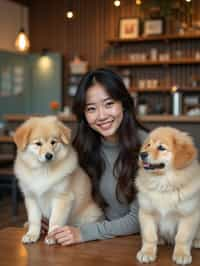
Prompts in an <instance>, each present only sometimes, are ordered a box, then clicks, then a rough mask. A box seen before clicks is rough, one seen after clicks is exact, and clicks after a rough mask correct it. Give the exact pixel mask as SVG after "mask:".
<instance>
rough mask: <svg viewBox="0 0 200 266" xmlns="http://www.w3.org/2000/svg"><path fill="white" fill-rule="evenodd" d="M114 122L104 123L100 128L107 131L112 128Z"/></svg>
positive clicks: (99, 125)
mask: <svg viewBox="0 0 200 266" xmlns="http://www.w3.org/2000/svg"><path fill="white" fill-rule="evenodd" d="M112 122H113V121H110V122H106V123H102V124H98V127H99V128H101V129H103V130H107V129H109V128H110V127H111V126H112Z"/></svg>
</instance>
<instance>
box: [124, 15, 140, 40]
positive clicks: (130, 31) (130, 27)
mask: <svg viewBox="0 0 200 266" xmlns="http://www.w3.org/2000/svg"><path fill="white" fill-rule="evenodd" d="M139 26H140V25H139V18H132V17H129V18H121V19H120V22H119V38H120V39H134V38H138V37H139Z"/></svg>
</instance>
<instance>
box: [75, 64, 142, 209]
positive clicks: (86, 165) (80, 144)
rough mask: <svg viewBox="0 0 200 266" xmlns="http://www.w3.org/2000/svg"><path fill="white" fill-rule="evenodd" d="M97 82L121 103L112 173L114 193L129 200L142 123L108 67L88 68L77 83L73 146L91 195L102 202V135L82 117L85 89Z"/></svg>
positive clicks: (118, 78)
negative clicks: (75, 128)
mask: <svg viewBox="0 0 200 266" xmlns="http://www.w3.org/2000/svg"><path fill="white" fill-rule="evenodd" d="M96 83H98V84H100V85H101V86H102V87H104V88H105V90H106V92H107V93H108V95H109V96H110V97H111V98H112V99H114V100H116V101H120V102H121V103H122V107H123V119H122V122H121V125H120V127H119V129H118V136H119V140H120V141H119V145H120V152H119V155H118V157H117V160H116V162H115V165H114V169H113V173H114V175H115V176H116V177H117V180H118V182H117V190H116V193H117V197H118V195H119V191H120V193H123V195H124V197H125V199H126V200H127V202H131V201H132V200H133V198H134V195H135V190H134V185H133V182H134V178H135V176H136V172H137V169H138V152H139V149H140V141H139V137H138V128H142V125H141V124H140V123H139V121H138V120H137V118H136V114H135V106H134V102H133V99H132V97H131V96H130V94H129V92H128V90H127V89H126V87H125V85H124V83H123V81H122V79H121V78H120V76H119V75H117V74H116V73H115V72H113V71H112V70H110V69H105V68H99V69H97V70H94V71H91V72H88V73H87V74H86V75H85V76H84V77H83V78H82V80H81V82H80V84H79V87H78V90H77V93H76V95H75V98H74V103H73V113H74V114H75V115H76V117H77V120H78V128H77V133H76V136H75V138H74V141H73V146H74V147H75V149H76V150H77V152H78V157H79V162H80V165H81V167H82V168H83V169H84V170H85V171H86V172H87V174H88V175H89V176H90V178H91V180H92V184H93V190H92V193H93V197H94V199H95V200H96V201H97V202H98V203H100V204H101V203H103V200H102V197H101V195H100V191H99V181H100V178H101V176H102V174H103V171H104V169H105V162H104V159H103V158H102V156H101V151H100V147H101V135H100V134H99V133H98V132H96V131H95V130H93V129H92V128H91V127H90V126H89V124H88V123H87V120H86V118H85V105H86V91H87V89H88V88H90V87H91V86H93V85H94V84H96ZM118 199H119V197H118Z"/></svg>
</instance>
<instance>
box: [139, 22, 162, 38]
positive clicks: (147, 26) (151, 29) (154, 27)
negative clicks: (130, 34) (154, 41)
mask: <svg viewBox="0 0 200 266" xmlns="http://www.w3.org/2000/svg"><path fill="white" fill-rule="evenodd" d="M163 33H164V20H163V19H162V18H156V19H146V20H145V21H144V33H143V34H144V35H145V36H149V35H161V34H163Z"/></svg>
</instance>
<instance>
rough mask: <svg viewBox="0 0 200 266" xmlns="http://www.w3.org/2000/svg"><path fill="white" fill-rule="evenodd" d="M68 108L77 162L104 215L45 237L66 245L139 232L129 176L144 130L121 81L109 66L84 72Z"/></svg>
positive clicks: (134, 170)
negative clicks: (73, 123)
mask: <svg viewBox="0 0 200 266" xmlns="http://www.w3.org/2000/svg"><path fill="white" fill-rule="evenodd" d="M73 111H74V113H75V114H76V116H77V119H78V129H77V134H76V137H75V139H74V141H73V145H74V147H75V149H76V150H77V152H78V156H79V162H80V165H81V167H82V168H83V169H84V170H85V171H86V172H87V173H88V175H89V176H90V177H91V180H92V184H93V191H92V192H93V197H94V199H95V200H96V201H97V202H98V203H99V204H100V205H101V206H102V208H103V210H104V213H105V220H103V221H100V222H97V223H92V224H86V225H83V226H80V227H79V228H78V227H71V226H64V227H61V228H57V229H55V230H54V231H53V232H51V233H50V234H49V237H54V238H55V239H56V240H57V242H58V243H59V244H61V245H70V244H74V243H79V242H84V241H90V240H95V239H106V238H112V237H115V236H122V235H128V234H133V233H137V232H139V224H138V219H137V213H138V204H137V201H136V199H135V191H134V178H135V176H136V173H137V159H138V152H139V148H140V142H141V141H142V140H143V138H144V135H145V134H144V133H145V132H144V131H142V129H144V128H143V127H142V126H141V125H140V124H139V122H138V121H137V119H136V115H135V111H134V103H133V100H132V98H131V96H130V94H129V93H128V91H127V89H126V88H125V86H124V84H123V81H122V80H121V78H120V77H119V76H118V75H117V74H116V73H114V72H113V71H111V70H109V69H103V68H102V69H97V70H95V71H91V72H89V73H87V74H86V75H85V76H84V77H83V79H82V80H81V82H80V85H79V88H78V91H77V93H76V96H75V99H74V105H73ZM139 135H140V137H139ZM142 135H143V136H142Z"/></svg>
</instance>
